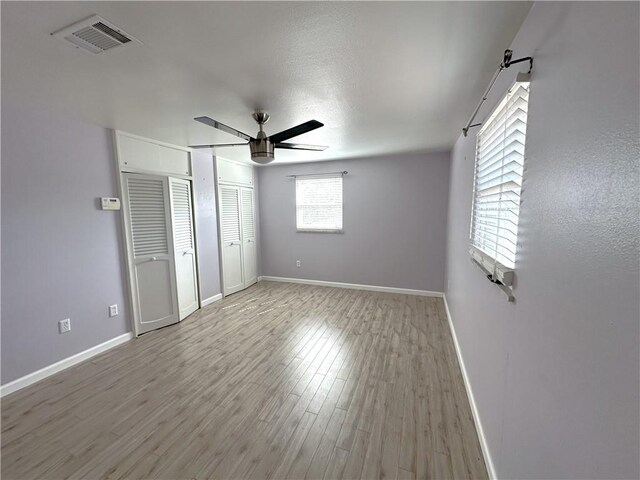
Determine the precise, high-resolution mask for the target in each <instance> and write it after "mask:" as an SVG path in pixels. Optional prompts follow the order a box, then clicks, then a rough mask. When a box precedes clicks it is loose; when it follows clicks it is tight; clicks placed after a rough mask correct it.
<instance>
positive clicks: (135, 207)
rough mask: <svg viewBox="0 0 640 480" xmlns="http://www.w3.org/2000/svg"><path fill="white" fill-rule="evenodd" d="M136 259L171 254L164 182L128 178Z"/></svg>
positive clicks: (132, 235)
mask: <svg viewBox="0 0 640 480" xmlns="http://www.w3.org/2000/svg"><path fill="white" fill-rule="evenodd" d="M127 189H128V194H129V215H130V218H131V220H130V221H131V237H132V240H133V256H134V258H138V257H143V256H149V255H162V254H167V253H169V248H168V241H167V227H166V211H165V197H164V185H163V182H162V180H161V179H157V180H156V179H148V178H132V177H129V178H128V179H127Z"/></svg>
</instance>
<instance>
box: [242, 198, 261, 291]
mask: <svg viewBox="0 0 640 480" xmlns="http://www.w3.org/2000/svg"><path fill="white" fill-rule="evenodd" d="M240 201H241V209H242V210H241V216H240V217H241V219H242V265H243V270H244V286H245V288H246V287H248V286H249V285H253V284H254V283H256V282H257V281H258V268H257V259H256V228H255V220H254V201H253V188H241V189H240Z"/></svg>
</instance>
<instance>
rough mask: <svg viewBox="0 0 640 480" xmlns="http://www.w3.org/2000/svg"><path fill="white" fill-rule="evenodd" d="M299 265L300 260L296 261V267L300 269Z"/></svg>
mask: <svg viewBox="0 0 640 480" xmlns="http://www.w3.org/2000/svg"><path fill="white" fill-rule="evenodd" d="M300 264H301V262H300V260H296V267H298V268H300Z"/></svg>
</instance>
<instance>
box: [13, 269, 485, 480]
mask: <svg viewBox="0 0 640 480" xmlns="http://www.w3.org/2000/svg"><path fill="white" fill-rule="evenodd" d="M1 411H2V437H1V442H2V451H1V453H2V478H3V479H18V478H25V479H34V478H45V479H59V478H126V479H143V478H144V479H146V478H149V479H151V478H163V479H208V478H220V479H222V478H237V479H240V478H255V479H266V478H278V479H279V478H294V479H303V478H314V479H319V478H330V479H339V478H349V479H351V478H354V479H355V478H366V479H374V478H403V479H404V478H407V479H408V478H434V479H435V478H437V479H446V478H456V479H463V478H486V477H487V473H486V469H485V466H484V463H483V459H482V454H481V451H480V446H479V443H478V438H477V434H476V430H475V427H474V424H473V419H472V416H471V410H470V407H469V402H468V400H467V396H466V392H465V389H464V385H463V380H462V376H461V373H460V369H459V366H458V363H457V359H456V355H455V350H454V346H453V342H452V338H451V334H450V331H449V328H448V324H447V320H446V317H445V314H444V305H443V303H442V300H441V299H436V298H429V297H417V296H409V295H399V294H389V293H378V292H367V291H356V290H347V289H338V288H328V287H317V286H308V285H296V284H284V283H275V282H260V283H259V284H257V285H254V286H253V287H251V288H249V289H247V290H245V291H243V292H239V293H237V294H234V295H231V296H230V297H227V298H226V299H224V300H222V301H219V302H217V303H215V304H213V305H211V306H209V307H206V308H204V309H202V310H199V311H198V312H196V313H195V314H193V315H191V316H190V317H189V318H187V319H185V321H183V322H182V323H181V324H179V325H174V326H171V327H167V328H164V329H161V330H157V331H155V332H151V333H148V334H146V335H143V336H141V337H140V338H138V339H135V340H133V341H131V342H129V343H127V344H124V345H122V346H120V347H117V348H115V349H113V350H110V351H108V352H106V353H104V354H102V355H100V356H98V357H94V358H93V359H91V360H90V361H87V362H85V363H83V364H80V365H77V366H75V367H73V368H70V369H68V370H65V371H63V372H60V373H58V374H56V375H55V376H52V377H50V378H48V379H46V380H43V381H42V382H39V383H37V384H35V385H33V386H31V387H28V388H26V389H24V390H21V391H19V392H16V393H14V394H11V395H9V396H7V397H5V398H4V399H3V400H2V405H1Z"/></svg>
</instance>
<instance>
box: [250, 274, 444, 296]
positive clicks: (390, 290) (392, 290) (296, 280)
mask: <svg viewBox="0 0 640 480" xmlns="http://www.w3.org/2000/svg"><path fill="white" fill-rule="evenodd" d="M260 280H268V281H270V282H286V283H303V284H305V285H320V286H323V287H336V288H350V289H352V290H369V291H372V292H387V293H404V294H405V295H419V296H421V297H442V296H443V293H442V292H431V291H429V290H413V289H411V288H396V287H379V286H376V285H360V284H357V283H342V282H326V281H324V280H307V279H304V278H286V277H268V276H262V277H260Z"/></svg>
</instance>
